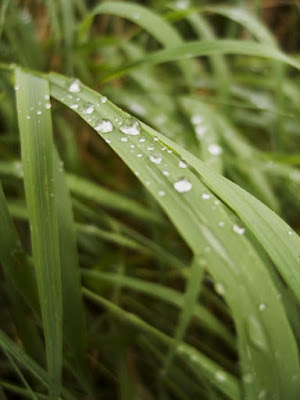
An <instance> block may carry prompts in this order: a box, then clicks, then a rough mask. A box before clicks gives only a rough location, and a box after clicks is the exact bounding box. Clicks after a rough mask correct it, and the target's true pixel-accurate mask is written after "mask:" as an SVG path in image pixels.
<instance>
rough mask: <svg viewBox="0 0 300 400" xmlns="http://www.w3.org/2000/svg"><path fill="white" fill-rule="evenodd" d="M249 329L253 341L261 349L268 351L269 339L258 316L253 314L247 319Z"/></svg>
mask: <svg viewBox="0 0 300 400" xmlns="http://www.w3.org/2000/svg"><path fill="white" fill-rule="evenodd" d="M247 331H248V334H249V339H250V341H251V343H252V344H253V345H254V346H255V347H257V348H258V349H259V350H264V351H266V350H267V348H268V346H267V341H266V336H265V333H264V331H263V328H262V326H261V324H260V322H259V321H258V320H257V318H256V317H255V316H253V315H250V316H248V319H247Z"/></svg>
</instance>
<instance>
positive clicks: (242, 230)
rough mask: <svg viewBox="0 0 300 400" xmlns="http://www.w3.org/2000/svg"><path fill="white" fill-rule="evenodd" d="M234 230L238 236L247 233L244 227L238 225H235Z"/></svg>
mask: <svg viewBox="0 0 300 400" xmlns="http://www.w3.org/2000/svg"><path fill="white" fill-rule="evenodd" d="M232 229H233V231H234V232H235V233H237V234H238V235H243V234H244V233H245V231H246V229H245V228H244V227H242V226H239V225H236V224H234V225H233V227H232Z"/></svg>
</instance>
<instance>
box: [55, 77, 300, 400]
mask: <svg viewBox="0 0 300 400" xmlns="http://www.w3.org/2000/svg"><path fill="white" fill-rule="evenodd" d="M49 79H50V81H51V93H52V94H53V96H54V97H55V98H57V99H58V100H59V101H62V102H63V103H65V104H66V105H68V106H69V107H70V106H71V105H72V99H69V98H68V90H67V89H68V87H69V81H68V80H67V79H66V78H64V77H62V76H59V75H56V74H51V75H49ZM101 98H102V97H101V96H100V95H99V94H98V93H96V92H94V91H92V90H90V89H88V88H86V87H84V86H83V85H82V86H81V87H80V93H79V100H78V108H77V112H78V113H79V114H80V115H81V117H82V118H84V119H85V120H86V121H87V122H88V123H89V124H90V125H91V126H93V127H94V126H97V123H98V119H99V118H102V119H103V118H104V119H106V120H109V121H110V123H111V125H112V129H110V130H111V132H110V133H109V134H108V133H101V132H99V131H98V133H99V134H100V136H103V138H104V139H105V140H106V142H107V143H108V144H109V145H110V146H111V147H112V148H113V149H114V150H115V151H116V152H117V153H118V154H119V156H120V157H121V158H122V159H123V160H124V161H125V162H126V164H127V165H128V166H129V167H130V168H131V169H132V171H134V172H135V173H136V175H137V176H138V178H139V179H140V180H141V181H142V182H143V184H144V185H145V186H146V187H147V188H148V190H149V191H150V192H151V193H152V195H153V196H154V197H155V198H156V200H157V201H158V202H159V204H160V205H161V206H162V207H163V208H164V210H165V211H166V213H167V214H168V215H169V217H170V219H171V220H172V222H173V223H174V225H175V226H176V227H177V229H178V230H179V232H180V233H181V235H182V236H183V238H184V239H185V241H186V242H187V244H188V245H189V246H190V248H191V249H192V250H193V252H194V254H195V255H198V254H201V253H202V254H203V257H204V258H205V261H206V264H207V267H208V270H209V272H210V273H211V275H212V276H213V278H214V279H215V281H216V283H217V284H218V290H219V291H220V292H221V293H222V295H223V296H224V297H225V299H226V301H227V303H228V305H229V307H230V309H231V311H232V314H233V318H234V321H235V324H236V329H237V332H238V344H239V352H240V358H241V363H242V373H243V374H245V376H247V379H245V381H244V382H243V387H244V391H245V393H246V396H248V397H249V398H255V396H256V397H257V396H258V395H259V393H261V391H262V390H263V391H267V392H268V393H269V395H270V396H273V398H274V400H279V399H280V398H281V397H282V396H283V397H287V398H291V399H295V400H296V398H297V393H299V390H300V382H299V380H298V377H299V376H300V371H299V358H298V351H297V347H296V342H295V338H294V336H293V332H292V330H291V327H290V325H289V322H288V319H287V317H286V315H285V310H284V307H283V305H282V304H281V302H280V300H279V299H278V291H277V289H276V287H275V285H274V283H273V281H272V279H271V277H270V275H269V272H268V268H267V267H266V265H265V264H264V261H263V259H262V258H261V257H260V254H259V252H257V251H256V249H255V247H253V246H252V244H251V242H250V241H249V240H248V239H247V235H244V228H242V227H240V226H238V225H237V221H236V219H235V217H234V216H233V215H232V213H231V212H230V210H229V209H228V208H226V207H224V205H223V204H222V203H220V200H219V199H218V198H217V197H215V196H214V195H213V193H212V192H211V191H210V190H209V188H208V187H207V186H206V185H204V184H203V178H204V179H205V182H207V185H208V186H209V187H211V188H212V191H213V192H215V193H217V194H218V197H220V198H225V201H224V202H225V203H227V202H228V203H229V204H230V201H231V199H230V197H231V196H234V194H235V192H236V191H235V192H233V191H232V192H230V194H229V193H228V192H227V190H222V189H220V188H223V189H224V178H222V177H221V176H219V175H218V174H216V173H215V172H214V171H213V170H211V169H210V168H209V167H207V166H206V165H205V164H203V163H202V162H201V161H199V160H198V159H197V158H196V157H194V156H192V155H191V154H190V153H189V152H187V151H186V150H184V149H183V148H182V147H180V146H179V145H177V144H176V143H174V142H172V141H171V140H169V139H167V138H166V137H165V136H163V135H161V134H159V133H158V132H157V131H155V130H154V129H152V128H150V127H149V126H147V125H145V124H140V125H139V123H138V122H137V121H135V120H132V119H131V117H130V116H129V115H128V114H126V113H124V112H122V111H121V110H120V109H118V108H117V107H116V106H114V105H113V104H111V103H110V102H108V101H105V102H103V101H101ZM100 104H101V105H100ZM87 107H89V110H92V112H91V113H90V114H87V113H86V109H87ZM128 130H129V133H131V134H128ZM124 131H125V133H124ZM132 133H133V134H132ZM124 137H125V139H126V140H125V142H124V141H123V140H122V139H123V138H124ZM132 144H134V146H135V149H136V150H135V151H134V152H133V153H131V152H130V151H131V147H130V145H132ZM149 146H151V150H149ZM153 154H156V156H154V158H153ZM181 157H182V158H184V159H185V160H186V162H187V163H188V164H190V166H192V167H194V169H191V168H184V169H182V168H181V164H180V161H181V160H180V158H181ZM189 160H190V161H189ZM166 167H167V169H168V175H166V174H164V173H163V171H164V170H165V168H166ZM197 169H199V171H200V172H201V174H200V173H199V172H196V171H195V170H197ZM199 175H201V178H202V179H201V178H200V176H199ZM212 177H214V178H215V179H216V180H217V181H218V183H220V187H216V186H217V185H213V178H212ZM216 177H217V178H216ZM209 178H211V179H209ZM224 192H225V193H224ZM225 194H226V196H225ZM228 198H229V200H228ZM232 201H233V200H232ZM240 202H241V199H240V198H238V199H237V201H236V202H235V204H236V207H231V208H234V209H235V208H237V209H238V210H241V209H242V211H243V213H242V214H243V215H242V217H243V219H245V218H246V217H244V213H245V214H247V212H249V211H251V213H252V215H253V212H252V210H251V207H249V205H248V206H247V205H244V204H240ZM257 203H258V204H260V205H261V203H260V202H259V201H257ZM237 214H239V213H238V212H237ZM247 215H248V214H247ZM254 218H255V217H254ZM277 218H278V219H279V220H280V218H279V217H277ZM260 222H262V224H264V223H265V221H264V220H261V221H259V222H257V223H254V225H255V226H256V228H257V229H259V226H260ZM282 223H283V222H282ZM220 224H222V225H220ZM247 224H248V226H249V225H250V226H251V225H253V222H251V221H249V218H248V220H247ZM256 224H257V225H256ZM261 228H262V229H263V230H264V225H262V227H261ZM269 232H271V233H272V230H271V229H270V228H268V229H266V230H264V232H263V235H260V237H263V236H264V235H266V234H267V235H268V233H269ZM264 244H265V242H264V241H262V245H264ZM269 245H270V246H272V248H273V247H274V246H273V245H271V243H269ZM276 246H277V249H275V250H274V249H273V250H274V251H279V250H278V249H279V248H282V246H283V248H284V244H283V245H282V243H281V242H280V241H279V240H277V241H276ZM294 272H295V273H296V271H294ZM275 349H276V356H275ZM249 377H250V378H251V379H250V378H249Z"/></svg>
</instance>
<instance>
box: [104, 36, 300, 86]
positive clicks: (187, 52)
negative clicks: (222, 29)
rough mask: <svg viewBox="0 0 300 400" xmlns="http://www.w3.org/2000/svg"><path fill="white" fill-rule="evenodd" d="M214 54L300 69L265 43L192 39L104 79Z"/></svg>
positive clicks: (290, 58) (153, 54)
mask: <svg viewBox="0 0 300 400" xmlns="http://www.w3.org/2000/svg"><path fill="white" fill-rule="evenodd" d="M213 54H237V55H246V56H254V57H262V58H269V59H272V60H278V61H281V62H284V63H286V64H287V65H290V66H292V67H294V68H296V69H298V70H300V64H299V62H297V60H294V59H293V58H292V57H289V56H287V55H286V54H284V53H283V52H281V51H280V50H277V49H275V48H272V47H270V46H267V45H263V44H260V43H256V42H251V41H239V40H229V39H223V40H221V39H220V40H213V41H210V40H202V41H190V42H188V43H185V44H184V45H181V46H178V47H175V48H168V49H165V50H159V51H156V52H153V53H152V54H151V53H150V54H149V55H147V56H145V57H143V58H142V59H140V60H137V61H135V62H133V63H131V64H129V65H127V66H125V67H123V66H122V67H120V68H119V69H118V70H116V71H115V72H113V73H111V74H109V75H108V76H107V77H105V78H104V81H107V80H111V79H113V78H116V77H120V76H123V75H125V74H127V73H128V72H130V71H132V70H133V69H135V68H138V67H140V66H141V65H146V64H147V65H155V64H162V63H166V62H170V61H177V60H181V59H183V58H187V59H188V58H192V57H199V56H209V55H213Z"/></svg>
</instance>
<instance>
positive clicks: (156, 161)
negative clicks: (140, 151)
mask: <svg viewBox="0 0 300 400" xmlns="http://www.w3.org/2000/svg"><path fill="white" fill-rule="evenodd" d="M161 160H162V156H161V155H160V154H158V153H155V154H153V155H151V156H150V161H151V162H153V164H160V163H161Z"/></svg>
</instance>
